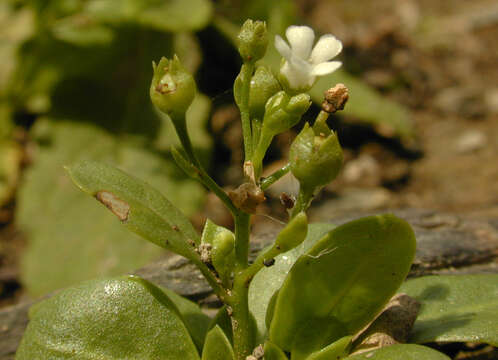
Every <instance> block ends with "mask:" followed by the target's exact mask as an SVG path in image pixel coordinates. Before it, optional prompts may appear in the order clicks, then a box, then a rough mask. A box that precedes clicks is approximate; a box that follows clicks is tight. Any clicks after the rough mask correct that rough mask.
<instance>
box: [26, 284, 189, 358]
mask: <svg viewBox="0 0 498 360" xmlns="http://www.w3.org/2000/svg"><path fill="white" fill-rule="evenodd" d="M31 315H32V316H31V319H30V322H29V324H28V327H27V329H26V332H25V333H24V336H23V339H22V341H21V344H20V346H19V349H18V351H17V354H16V359H17V360H37V359H40V360H41V359H130V360H132V359H134V360H144V359H150V360H152V359H182V360H187V359H188V360H198V359H199V356H198V354H197V350H196V348H195V345H194V343H193V341H192V339H191V337H190V335H189V333H188V331H187V328H186V327H185V324H184V322H183V320H182V318H181V316H180V313H179V311H178V309H177V308H176V306H175V305H174V304H173V302H172V301H171V300H170V299H169V298H168V297H167V296H166V294H165V293H164V292H163V291H162V290H161V289H159V288H157V287H156V286H154V285H153V284H151V283H149V282H147V281H145V280H143V279H140V278H137V277H131V276H128V277H119V278H112V279H105V280H92V281H87V282H83V283H81V284H79V285H76V286H74V287H71V288H68V289H65V290H62V291H61V292H59V293H58V294H56V295H55V296H53V297H52V298H49V299H47V300H45V301H43V302H42V303H41V304H39V305H37V306H36V309H35V311H33V312H32V313H31Z"/></svg>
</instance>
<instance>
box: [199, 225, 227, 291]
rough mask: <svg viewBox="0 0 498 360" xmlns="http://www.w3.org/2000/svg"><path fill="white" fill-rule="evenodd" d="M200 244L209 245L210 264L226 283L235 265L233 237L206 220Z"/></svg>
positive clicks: (220, 227) (224, 229)
mask: <svg viewBox="0 0 498 360" xmlns="http://www.w3.org/2000/svg"><path fill="white" fill-rule="evenodd" d="M201 242H202V243H203V244H210V245H211V262H212V264H213V266H214V268H215V269H216V271H217V272H218V274H219V275H220V278H221V279H222V281H223V282H224V283H228V281H229V279H230V275H231V272H232V270H233V267H234V264H235V235H234V234H233V233H232V232H231V231H230V230H228V229H227V228H224V227H223V226H219V225H216V224H215V223H214V222H212V221H211V220H209V219H207V220H206V223H205V225H204V230H203V231H202V240H201Z"/></svg>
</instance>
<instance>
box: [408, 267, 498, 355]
mask: <svg viewBox="0 0 498 360" xmlns="http://www.w3.org/2000/svg"><path fill="white" fill-rule="evenodd" d="M400 291H401V292H404V293H406V294H408V295H410V296H412V297H414V298H415V299H417V300H418V301H420V302H421V303H422V308H421V309H420V312H419V315H418V318H417V320H416V321H415V325H414V327H413V332H412V338H411V341H413V342H417V343H426V342H434V341H437V342H460V341H463V342H485V343H488V344H491V345H494V346H498V326H497V324H498V274H479V275H447V276H427V277H422V278H418V279H413V280H410V281H407V282H406V283H404V284H403V286H402V287H401V289H400Z"/></svg>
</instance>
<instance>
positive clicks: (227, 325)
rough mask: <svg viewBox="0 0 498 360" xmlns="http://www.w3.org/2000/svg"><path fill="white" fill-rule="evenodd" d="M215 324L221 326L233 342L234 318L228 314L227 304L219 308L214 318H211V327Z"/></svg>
mask: <svg viewBox="0 0 498 360" xmlns="http://www.w3.org/2000/svg"><path fill="white" fill-rule="evenodd" d="M215 326H219V327H220V328H221V329H222V330H223V332H224V333H225V335H226V336H227V338H228V340H229V341H230V343H233V330H232V319H231V318H230V316H228V313H227V306H226V305H223V306H222V307H221V308H220V309H219V310H218V312H217V313H216V315H215V316H214V318H213V319H212V320H211V324H209V329H212V328H214V327H215Z"/></svg>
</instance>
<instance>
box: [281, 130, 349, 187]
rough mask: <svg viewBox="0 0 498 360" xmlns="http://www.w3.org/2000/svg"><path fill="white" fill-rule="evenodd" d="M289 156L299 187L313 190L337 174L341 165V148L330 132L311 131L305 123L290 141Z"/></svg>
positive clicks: (335, 136)
mask: <svg viewBox="0 0 498 360" xmlns="http://www.w3.org/2000/svg"><path fill="white" fill-rule="evenodd" d="M322 125H323V124H320V126H319V127H317V128H320V127H323V126H322ZM289 158H290V168H291V172H292V174H293V175H294V176H295V177H296V178H297V179H298V180H299V182H300V185H301V187H302V188H304V189H308V190H313V189H316V188H319V187H322V186H324V185H326V184H328V183H329V182H330V181H332V180H333V179H334V178H335V177H336V176H337V174H338V173H339V170H340V168H341V166H342V149H341V145H340V144H339V140H338V139H337V135H336V134H335V133H334V132H330V133H329V134H326V133H324V132H321V133H319V134H315V131H314V130H313V129H312V128H311V127H310V126H309V124H306V125H305V126H304V128H303V130H302V131H301V133H299V135H298V136H297V137H296V139H295V140H294V142H293V143H292V145H291V148H290V154H289Z"/></svg>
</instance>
